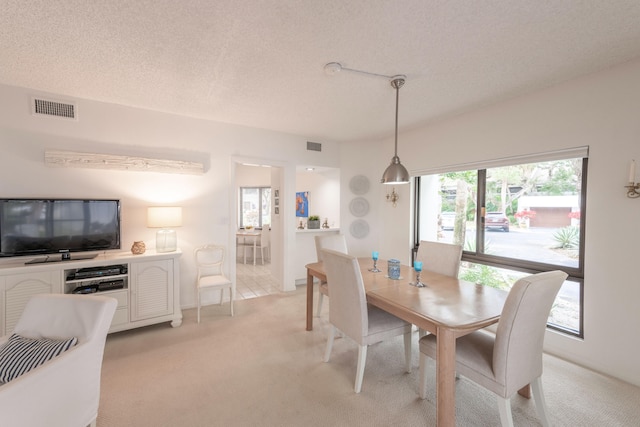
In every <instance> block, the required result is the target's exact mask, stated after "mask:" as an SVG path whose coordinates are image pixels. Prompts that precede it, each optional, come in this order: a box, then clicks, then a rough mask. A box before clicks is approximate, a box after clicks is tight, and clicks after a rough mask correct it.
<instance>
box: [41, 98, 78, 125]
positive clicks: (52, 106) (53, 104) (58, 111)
mask: <svg viewBox="0 0 640 427" xmlns="http://www.w3.org/2000/svg"><path fill="white" fill-rule="evenodd" d="M31 107H32V112H33V114H34V115H36V116H49V117H62V118H64V119H71V120H77V117H76V105H75V104H69V103H66V102H59V101H52V100H50V99H41V98H32V104H31Z"/></svg>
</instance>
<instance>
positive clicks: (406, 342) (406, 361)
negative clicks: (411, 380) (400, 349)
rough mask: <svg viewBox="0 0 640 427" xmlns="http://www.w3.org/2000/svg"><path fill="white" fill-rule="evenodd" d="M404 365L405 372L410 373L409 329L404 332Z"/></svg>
mask: <svg viewBox="0 0 640 427" xmlns="http://www.w3.org/2000/svg"><path fill="white" fill-rule="evenodd" d="M404 365H405V368H406V370H407V373H408V374H410V373H411V331H409V332H407V333H406V334H404Z"/></svg>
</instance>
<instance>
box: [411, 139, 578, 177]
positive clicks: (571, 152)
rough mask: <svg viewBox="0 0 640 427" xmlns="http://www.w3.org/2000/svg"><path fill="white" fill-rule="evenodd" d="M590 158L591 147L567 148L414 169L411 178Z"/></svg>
mask: <svg viewBox="0 0 640 427" xmlns="http://www.w3.org/2000/svg"><path fill="white" fill-rule="evenodd" d="M584 157H589V147H588V146H583V147H574V148H565V149H562V150H557V151H547V152H544V153H535V154H523V155H521V156H513V157H503V158H501V159H493V160H481V161H478V162H470V163H460V164H457V165H445V166H436V167H433V168H427V169H412V170H410V171H409V174H410V175H411V176H422V175H435V174H438V173H445V172H459V171H468V170H479V169H489V168H496V167H501V166H511V165H522V164H527V163H538V162H547V161H552V160H564V159H575V158H584Z"/></svg>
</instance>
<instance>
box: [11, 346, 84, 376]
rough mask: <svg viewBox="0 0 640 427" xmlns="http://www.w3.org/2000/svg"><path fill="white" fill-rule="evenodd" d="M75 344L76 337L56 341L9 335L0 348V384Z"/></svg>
mask: <svg viewBox="0 0 640 427" xmlns="http://www.w3.org/2000/svg"><path fill="white" fill-rule="evenodd" d="M77 343H78V339H77V338H76V337H73V338H69V339H64V340H56V339H49V338H26V337H23V336H20V335H18V334H11V336H10V337H9V340H8V341H7V342H6V343H5V344H4V345H3V346H2V347H0V382H3V383H8V382H9V381H11V380H13V379H15V378H17V377H19V376H20V375H22V374H24V373H26V372H29V371H30V370H32V369H34V368H37V367H38V366H40V365H42V364H43V363H45V362H46V361H47V360H51V359H53V358H54V357H56V356H58V355H60V354H62V353H64V352H65V351H67V350H69V349H70V348H71V347H73V346H74V345H76V344H77Z"/></svg>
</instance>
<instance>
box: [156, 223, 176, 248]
mask: <svg viewBox="0 0 640 427" xmlns="http://www.w3.org/2000/svg"><path fill="white" fill-rule="evenodd" d="M177 249H178V236H177V233H176V231H175V230H169V229H167V228H163V229H162V230H158V232H157V233H156V252H175V251H176V250H177Z"/></svg>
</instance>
